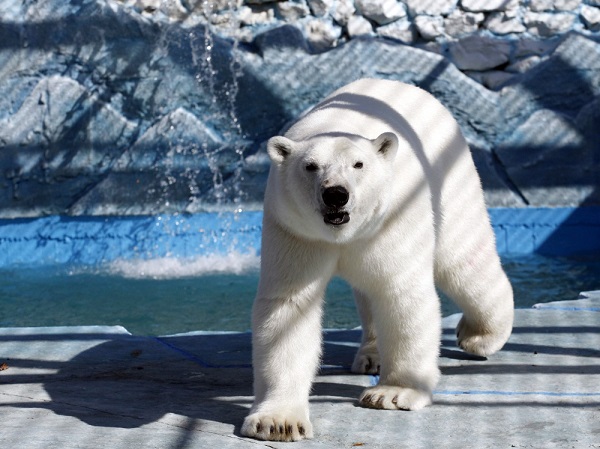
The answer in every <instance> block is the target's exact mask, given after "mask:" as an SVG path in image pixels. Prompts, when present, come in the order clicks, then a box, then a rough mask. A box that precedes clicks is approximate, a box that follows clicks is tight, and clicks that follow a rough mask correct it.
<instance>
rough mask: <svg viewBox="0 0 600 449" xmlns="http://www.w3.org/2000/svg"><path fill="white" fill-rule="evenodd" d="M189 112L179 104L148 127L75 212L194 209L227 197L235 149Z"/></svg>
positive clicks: (136, 212) (94, 213) (87, 194)
mask: <svg viewBox="0 0 600 449" xmlns="http://www.w3.org/2000/svg"><path fill="white" fill-rule="evenodd" d="M230 144H231V143H230V142H224V141H223V139H222V136H220V135H219V134H218V133H217V132H216V131H215V130H213V129H210V128H209V127H207V126H206V125H205V124H204V123H202V122H201V121H200V120H198V119H197V118H196V117H195V116H194V115H193V114H191V113H190V112H189V111H186V110H184V109H183V108H178V109H176V110H175V111H173V112H171V113H169V114H167V115H165V116H164V117H163V118H161V119H160V120H159V121H158V122H157V123H156V124H154V125H153V126H151V127H150V128H148V129H147V130H146V132H145V133H144V134H143V135H142V136H140V138H139V139H137V140H136V142H135V143H134V144H133V145H132V146H131V147H129V148H127V149H126V150H125V151H124V152H123V154H122V155H121V157H120V158H119V159H118V160H117V161H116V162H115V163H114V164H113V167H112V168H111V171H110V173H109V174H108V175H107V176H105V177H104V178H103V179H102V181H101V182H99V183H98V184H97V185H95V186H94V187H93V188H91V189H88V191H87V192H86V193H85V195H83V196H82V197H80V198H79V199H78V200H77V202H75V203H74V204H73V205H72V206H71V207H70V209H69V213H71V214H74V215H106V214H108V215H113V214H116V213H119V210H124V211H126V212H127V213H128V214H132V213H133V214H149V213H152V211H153V210H154V209H158V210H161V211H163V212H166V213H169V212H177V211H189V209H190V208H191V207H199V206H198V204H196V203H197V202H199V201H202V202H204V203H218V202H219V201H222V200H224V199H225V197H226V192H224V188H225V187H224V185H223V177H224V176H225V175H226V174H227V172H228V166H229V165H231V164H232V163H233V162H234V161H233V160H232V157H234V158H235V153H231V152H230V151H226V149H227V146H228V145H230Z"/></svg>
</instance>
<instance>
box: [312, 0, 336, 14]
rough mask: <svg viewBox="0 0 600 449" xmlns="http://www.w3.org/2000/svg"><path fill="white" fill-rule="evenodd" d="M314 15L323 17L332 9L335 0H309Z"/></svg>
mask: <svg viewBox="0 0 600 449" xmlns="http://www.w3.org/2000/svg"><path fill="white" fill-rule="evenodd" d="M307 2H308V6H309V8H310V10H311V11H312V13H313V15H315V16H317V17H323V16H325V15H327V14H329V12H330V11H331V8H332V7H333V3H334V0H307Z"/></svg>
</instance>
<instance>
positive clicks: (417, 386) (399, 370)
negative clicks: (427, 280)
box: [359, 282, 441, 410]
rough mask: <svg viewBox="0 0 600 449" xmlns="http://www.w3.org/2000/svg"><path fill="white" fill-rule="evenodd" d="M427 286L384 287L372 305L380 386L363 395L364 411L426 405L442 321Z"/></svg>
mask: <svg viewBox="0 0 600 449" xmlns="http://www.w3.org/2000/svg"><path fill="white" fill-rule="evenodd" d="M431 284H432V285H431V286H429V287H427V288H424V289H421V288H418V286H413V287H414V289H413V288H410V289H409V290H407V289H406V288H402V287H399V288H393V287H392V288H383V289H382V291H380V292H379V295H376V296H374V297H373V298H374V301H372V302H371V306H372V307H371V310H372V313H373V319H374V323H375V326H376V329H377V346H378V349H379V354H380V356H381V375H380V380H379V384H378V385H376V386H374V387H370V388H367V389H365V390H364V392H363V393H362V394H361V396H360V398H359V404H360V405H361V406H363V407H367V408H378V409H389V410H419V409H421V408H423V407H426V406H427V405H429V404H431V400H432V390H433V388H434V387H435V385H436V384H437V382H438V379H439V376H440V371H439V368H438V366H437V361H438V354H439V345H440V334H441V316H440V310H439V299H438V297H437V294H436V292H435V289H434V287H433V282H432V283H431Z"/></svg>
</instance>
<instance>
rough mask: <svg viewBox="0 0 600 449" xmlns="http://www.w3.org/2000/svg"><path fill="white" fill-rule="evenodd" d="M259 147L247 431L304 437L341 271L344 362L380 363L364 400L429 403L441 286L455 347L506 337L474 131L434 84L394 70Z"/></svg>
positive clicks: (401, 405) (508, 314)
mask: <svg viewBox="0 0 600 449" xmlns="http://www.w3.org/2000/svg"><path fill="white" fill-rule="evenodd" d="M267 151H268V154H269V157H270V159H271V162H272V164H271V169H270V172H269V178H268V182H267V188H266V192H265V200H264V219H263V231H262V232H263V234H262V251H261V272H260V281H259V286H258V292H257V295H256V299H255V302H254V306H253V312H252V329H253V336H252V344H253V367H254V393H255V401H254V404H253V406H252V408H251V410H250V414H249V416H247V417H246V419H245V421H244V424H243V426H242V429H241V433H242V434H243V435H245V436H249V437H254V438H258V439H263V440H278V441H296V440H301V439H304V438H311V437H312V436H313V428H312V424H311V422H310V419H309V407H308V398H309V391H310V389H311V384H312V382H313V379H314V377H315V375H316V372H317V369H318V366H319V356H320V351H321V314H322V303H323V296H324V292H325V288H326V286H327V284H328V282H329V280H330V279H331V277H332V276H334V275H339V276H341V277H342V278H344V279H346V280H347V281H348V283H349V284H350V285H351V286H352V288H353V291H354V296H355V300H356V303H357V307H358V311H359V315H360V318H361V321H362V329H363V335H362V343H361V346H360V348H359V350H358V352H357V354H356V357H355V360H354V363H353V365H352V371H353V372H356V373H375V372H380V381H379V384H378V385H376V386H374V387H371V388H367V389H366V390H365V391H364V392H363V393H362V395H361V396H360V398H359V404H360V405H361V406H364V407H371V408H378V409H402V410H418V409H420V408H422V407H425V406H427V405H429V404H430V403H431V401H432V390H433V388H434V386H435V385H436V383H437V382H438V379H439V377H440V371H439V368H438V363H437V362H438V356H439V346H440V338H441V314H440V306H439V298H438V295H437V293H436V288H435V286H437V287H439V288H440V289H441V290H442V291H444V292H445V293H447V294H448V296H450V297H451V298H452V299H453V300H454V301H455V302H456V304H457V305H458V306H459V307H460V308H461V309H462V311H463V317H462V319H461V320H460V323H459V324H458V327H457V337H458V344H459V346H460V347H461V348H463V349H464V350H465V351H467V352H470V353H473V354H478V355H481V356H487V355H489V354H492V353H494V352H496V351H498V350H499V349H500V348H501V347H502V346H503V345H504V343H505V342H506V341H507V339H508V337H509V336H510V333H511V331H512V322H513V309H514V306H513V296H512V288H511V285H510V283H509V281H508V279H507V277H506V275H505V273H504V271H503V270H502V267H501V264H500V259H499V257H498V253H497V251H496V245H495V238H494V233H493V230H492V227H491V225H490V221H489V217H488V214H487V210H486V207H485V204H484V199H483V193H482V189H481V184H480V180H479V177H478V175H477V172H476V170H475V166H474V164H473V160H472V158H471V155H470V152H469V148H468V146H467V143H466V141H465V139H464V137H463V136H462V134H461V132H460V129H459V126H458V124H457V122H456V121H455V120H454V118H453V117H452V116H451V114H450V113H449V112H448V111H447V110H446V109H445V108H444V107H443V106H442V105H441V104H440V103H439V102H438V101H437V100H436V99H435V98H433V97H432V96H431V95H430V94H428V93H427V92H425V91H423V90H421V89H420V88H418V87H415V86H411V85H407V84H403V83H400V82H396V81H386V80H375V79H362V80H358V81H355V82H353V83H351V84H349V85H347V86H346V87H343V88H341V89H339V90H337V91H336V92H334V93H333V94H331V95H330V96H329V97H327V98H326V99H325V100H324V101H323V102H321V103H320V104H318V105H317V106H316V107H314V108H313V109H312V110H311V111H310V112H309V113H307V114H306V115H305V116H304V117H302V118H301V119H299V121H297V122H296V123H295V124H294V125H292V126H291V127H290V128H289V129H288V130H287V132H285V135H284V136H276V137H273V138H271V139H270V140H269V141H268V144H267Z"/></svg>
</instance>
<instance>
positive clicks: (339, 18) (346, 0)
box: [331, 0, 356, 26]
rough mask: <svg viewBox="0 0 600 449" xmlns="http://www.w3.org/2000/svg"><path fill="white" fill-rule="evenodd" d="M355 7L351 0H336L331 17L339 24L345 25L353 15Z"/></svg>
mask: <svg viewBox="0 0 600 449" xmlns="http://www.w3.org/2000/svg"><path fill="white" fill-rule="evenodd" d="M355 12H356V8H355V7H354V2H353V0H338V1H337V2H336V3H334V9H333V11H332V13H331V17H333V20H335V21H336V22H337V23H338V24H339V25H342V26H343V25H346V24H347V23H348V20H349V19H350V17H352V16H353V15H354V13H355Z"/></svg>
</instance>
